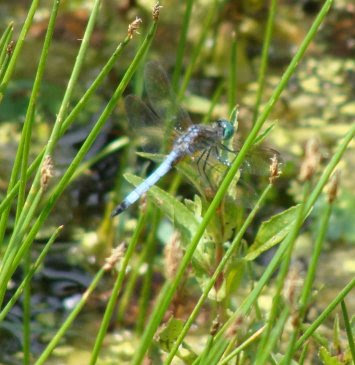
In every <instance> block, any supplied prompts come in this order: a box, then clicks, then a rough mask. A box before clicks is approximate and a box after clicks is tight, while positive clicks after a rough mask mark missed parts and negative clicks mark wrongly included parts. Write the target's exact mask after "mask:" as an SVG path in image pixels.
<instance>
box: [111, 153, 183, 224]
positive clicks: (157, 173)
mask: <svg viewBox="0 0 355 365" xmlns="http://www.w3.org/2000/svg"><path fill="white" fill-rule="evenodd" d="M179 158H180V155H179V153H177V152H176V151H171V152H170V153H169V154H168V155H167V156H166V158H165V160H164V161H163V162H162V163H161V164H160V165H159V166H158V167H157V169H156V170H154V172H152V173H151V175H149V176H148V177H147V178H146V179H145V180H144V181H143V182H142V183H141V184H139V185H138V186H137V187H136V188H135V189H134V190H133V191H132V192H131V193H129V194H128V195H127V197H126V198H125V199H124V200H123V201H122V203H121V204H119V205H118V206H117V207H116V208H115V209H114V210H113V212H112V214H111V216H112V217H113V216H115V215H118V214H120V213H122V212H123V211H124V210H126V209H127V208H128V207H129V206H130V205H132V204H134V203H135V202H136V201H137V200H138V199H139V198H140V197H141V196H142V195H143V194H144V193H146V192H147V191H148V190H149V189H150V188H151V187H152V186H153V185H155V184H156V183H157V182H158V181H159V180H160V179H161V178H162V177H163V176H164V175H165V174H167V173H168V172H169V171H170V170H171V168H172V167H173V165H174V164H175V163H176V162H177V160H178V159H179Z"/></svg>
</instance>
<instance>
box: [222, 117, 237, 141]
mask: <svg viewBox="0 0 355 365" xmlns="http://www.w3.org/2000/svg"><path fill="white" fill-rule="evenodd" d="M222 123H223V128H224V130H223V139H230V138H231V137H232V136H233V134H234V127H233V126H232V124H231V123H229V122H228V121H226V120H224V121H223V122H222Z"/></svg>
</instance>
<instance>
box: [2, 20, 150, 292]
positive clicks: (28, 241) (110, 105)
mask: <svg viewBox="0 0 355 365" xmlns="http://www.w3.org/2000/svg"><path fill="white" fill-rule="evenodd" d="M156 24H157V23H156V21H155V22H154V23H153V26H152V27H151V29H150V31H149V32H148V34H147V37H146V39H145V41H144V42H143V44H142V47H141V48H140V49H139V50H138V53H137V54H136V56H135V58H134V59H133V61H132V63H131V65H130V66H129V68H128V70H127V71H126V73H125V75H124V76H123V78H122V80H121V82H120V84H119V85H118V87H117V89H116V90H115V92H114V94H113V96H112V98H111V99H110V101H109V102H108V104H107V106H106V108H105V109H104V111H103V112H102V114H101V116H100V117H99V119H98V121H97V123H96V124H95V126H94V127H93V129H92V131H91V132H90V133H89V135H88V137H87V138H86V140H85V141H84V143H83V145H82V146H81V148H80V149H79V151H78V153H77V155H76V156H75V157H74V159H73V161H72V163H71V164H70V165H69V167H68V169H67V171H66V172H65V173H64V175H63V177H62V178H61V180H60V181H59V182H58V184H57V186H56V188H55V190H54V192H53V194H52V195H51V197H50V199H49V201H48V203H47V204H46V205H45V207H44V208H43V210H42V212H41V213H40V215H39V217H38V219H37V220H36V222H35V223H34V224H33V226H32V228H31V230H30V232H29V233H28V235H27V237H26V239H25V240H24V241H23V243H22V246H21V247H20V248H19V249H18V250H17V253H16V257H15V258H14V259H11V262H14V264H15V265H16V264H18V262H19V261H20V260H21V255H22V254H23V253H24V252H26V250H27V249H28V248H29V246H30V245H31V243H32V241H33V239H34V237H35V235H36V234H37V232H38V230H39V229H40V227H41V226H42V224H43V223H44V221H45V220H46V218H47V217H48V215H49V213H50V211H51V210H52V208H53V206H54V204H55V203H56V201H57V199H58V198H59V197H60V195H61V194H62V192H63V191H64V190H65V189H66V187H67V186H68V184H69V183H70V180H71V178H72V176H73V174H74V173H75V171H76V170H77V168H78V167H79V165H80V163H81V161H82V159H83V158H84V157H85V155H86V153H87V152H88V150H89V149H90V147H91V145H92V144H93V142H94V141H95V139H96V137H97V136H98V134H99V133H100V131H101V129H102V127H103V126H104V124H105V122H106V120H107V118H108V117H109V116H110V114H111V113H112V111H113V110H114V109H115V107H116V105H117V101H118V99H119V98H120V97H121V96H122V93H123V91H124V90H125V88H126V87H127V84H128V82H129V81H130V79H131V78H132V75H133V73H134V72H135V70H136V68H137V66H138V64H139V62H140V60H141V59H142V57H143V56H144V54H145V52H146V50H147V49H148V47H149V45H150V43H151V40H152V39H153V36H154V34H155V30H156ZM11 274H12V270H11V269H10V267H9V266H7V267H6V270H5V269H4V270H3V271H2V272H1V273H0V282H5V283H7V281H8V280H9V278H10V277H11ZM1 276H3V277H5V278H6V281H5V280H4V281H1ZM0 289H2V288H1V287H0ZM0 295H1V296H0V298H2V297H3V293H2V292H0Z"/></svg>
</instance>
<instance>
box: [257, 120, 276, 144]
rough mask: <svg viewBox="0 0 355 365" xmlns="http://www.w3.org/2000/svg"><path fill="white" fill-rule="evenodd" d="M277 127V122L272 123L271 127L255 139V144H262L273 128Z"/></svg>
mask: <svg viewBox="0 0 355 365" xmlns="http://www.w3.org/2000/svg"><path fill="white" fill-rule="evenodd" d="M274 127H275V123H272V124H271V125H270V127H268V128H266V129H265V131H264V132H262V133H260V134H259V135H258V136H257V137H256V138H255V141H254V146H257V145H258V144H260V143H261V142H262V141H263V140H264V139H265V138H266V137H267V136H268V135H269V134H270V132H271V131H272V129H273V128H274Z"/></svg>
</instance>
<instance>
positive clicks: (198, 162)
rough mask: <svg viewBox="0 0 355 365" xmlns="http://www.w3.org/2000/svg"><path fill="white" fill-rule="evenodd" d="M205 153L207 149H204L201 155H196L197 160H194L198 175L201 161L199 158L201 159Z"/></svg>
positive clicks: (200, 172)
mask: <svg viewBox="0 0 355 365" xmlns="http://www.w3.org/2000/svg"><path fill="white" fill-rule="evenodd" d="M206 153H207V150H204V151H203V152H202V153H201V155H200V156H199V157H198V159H197V161H196V165H197V170H198V173H199V174H200V175H202V171H201V170H200V162H201V160H202V158H203V156H204V155H205V154H206Z"/></svg>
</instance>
